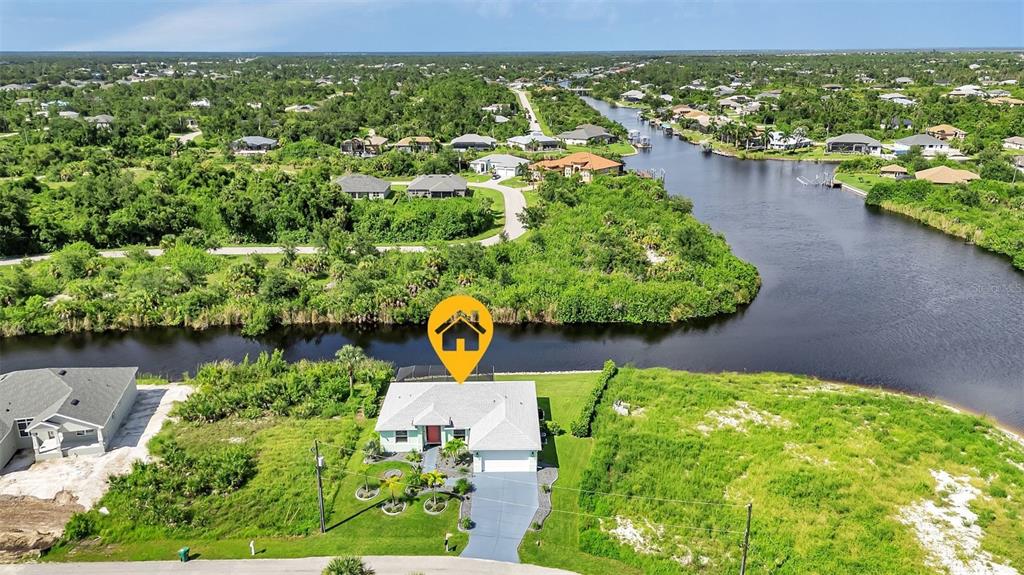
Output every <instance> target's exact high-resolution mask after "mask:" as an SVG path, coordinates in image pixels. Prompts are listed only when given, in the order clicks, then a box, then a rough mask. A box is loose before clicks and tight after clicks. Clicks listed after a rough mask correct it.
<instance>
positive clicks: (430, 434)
mask: <svg viewBox="0 0 1024 575" xmlns="http://www.w3.org/2000/svg"><path fill="white" fill-rule="evenodd" d="M440 443H441V426H440V425H428V426H427V445H440Z"/></svg>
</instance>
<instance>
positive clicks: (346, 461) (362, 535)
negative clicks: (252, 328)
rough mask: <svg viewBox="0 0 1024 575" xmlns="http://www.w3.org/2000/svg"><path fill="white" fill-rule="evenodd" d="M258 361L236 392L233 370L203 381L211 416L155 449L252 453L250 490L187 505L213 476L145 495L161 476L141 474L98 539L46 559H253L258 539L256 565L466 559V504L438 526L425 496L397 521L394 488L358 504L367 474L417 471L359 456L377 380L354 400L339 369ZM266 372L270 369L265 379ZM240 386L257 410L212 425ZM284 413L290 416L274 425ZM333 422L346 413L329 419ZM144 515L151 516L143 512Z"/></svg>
mask: <svg viewBox="0 0 1024 575" xmlns="http://www.w3.org/2000/svg"><path fill="white" fill-rule="evenodd" d="M260 362H262V363H260ZM260 362H258V363H257V364H254V366H250V367H249V368H243V367H236V368H231V370H230V373H234V374H236V376H231V375H228V376H226V379H228V380H231V381H232V383H231V384H230V385H229V386H223V385H221V384H220V383H218V381H217V380H219V378H220V377H221V376H222V375H223V374H225V373H229V372H214V371H213V370H210V371H208V372H207V373H206V374H201V375H200V376H197V380H199V381H205V385H207V386H208V387H207V389H208V390H211V391H212V393H209V394H207V396H206V397H205V398H203V397H197V399H196V400H195V401H192V402H191V404H190V405H191V406H192V407H196V406H199V407H200V408H201V409H200V410H194V409H193V410H179V415H182V417H183V419H184V420H183V421H177V422H173V423H169V424H167V425H166V426H165V427H164V429H163V430H161V432H160V433H159V434H158V435H157V436H156V437H155V438H154V439H153V441H152V442H151V444H150V446H151V448H153V449H154V450H155V452H156V453H158V454H160V455H161V456H163V457H164V458H165V460H167V461H171V460H174V452H175V450H176V449H180V450H182V452H184V453H185V454H186V455H187V456H188V457H195V458H198V457H202V456H204V455H210V454H218V453H222V452H224V451H225V450H231V449H240V450H245V451H246V452H248V453H251V454H253V457H254V460H255V473H254V474H252V476H251V477H250V478H249V479H248V480H247V481H245V482H244V484H243V485H241V487H236V488H234V489H224V490H221V491H220V492H214V493H211V494H199V495H195V496H188V495H186V494H185V493H184V492H188V491H189V490H192V489H194V487H193V484H192V482H193V481H194V480H195V481H202V477H203V476H204V475H205V474H204V473H194V474H193V475H190V476H188V477H185V478H184V483H182V484H180V485H174V484H173V483H171V482H170V481H168V480H166V479H165V480H164V481H163V482H162V483H161V489H159V490H154V491H147V490H146V489H144V488H142V487H139V486H140V485H146V484H147V483H148V481H150V478H151V477H153V476H154V475H156V474H159V473H160V472H158V471H156V470H155V469H152V468H149V469H145V470H143V469H136V470H135V471H134V472H133V473H132V474H131V475H129V476H128V477H127V480H126V481H124V482H122V483H117V482H115V485H114V487H113V488H112V489H111V491H110V493H108V494H107V495H106V496H105V497H104V499H103V500H102V501H101V502H100V504H99V505H100V506H106V507H107V508H108V509H109V510H110V514H109V515H106V516H102V515H99V514H98V513H96V512H95V511H93V512H91V513H89V514H88V515H87V517H88V518H89V520H90V521H91V522H92V529H91V530H90V531H91V532H89V533H88V535H87V536H85V537H82V538H78V537H74V538H72V539H74V541H72V542H70V543H66V544H64V545H62V546H59V547H57V548H56V549H54V550H53V551H52V552H51V553H50V554H48V555H47V556H46V557H45V559H46V560H48V561H101V560H102V561H111V560H115V561H120V560H131V561H140V560H159V559H163V560H171V559H174V557H175V553H176V552H177V550H178V549H180V548H181V547H183V546H188V547H190V548H191V550H192V553H193V554H198V556H199V557H201V558H203V559H235V558H247V557H249V547H248V545H249V541H250V540H255V541H256V547H257V550H258V551H259V553H258V554H257V558H271V557H306V556H325V555H349V554H351V555H389V554H401V555H442V554H444V548H443V545H444V536H445V534H446V533H452V534H453V535H454V537H453V538H452V542H453V544H454V546H455V549H454V551H453V552H452V554H458V553H459V552H461V551H462V549H463V548H464V547H465V544H466V541H467V536H466V535H465V534H464V533H462V532H459V531H458V529H457V525H456V524H457V521H458V513H459V512H458V508H459V505H458V501H457V500H452V501H450V502H449V504H448V506H447V508H446V509H445V510H444V511H443V512H442V513H441V514H440V515H437V516H434V515H428V514H427V513H426V512H424V510H423V502H424V501H425V500H426V498H427V496H426V495H423V494H421V495H420V496H419V497H418V498H417V499H416V500H415V501H412V502H411V503H410V505H409V507H408V508H406V510H405V511H404V512H402V513H400V514H399V515H397V516H388V515H385V514H384V513H383V512H382V511H381V509H380V507H379V506H380V504H381V503H383V502H384V501H385V500H387V498H388V494H387V493H385V490H383V489H382V490H381V492H380V493H379V494H378V495H377V497H376V498H374V499H372V500H370V501H360V500H358V499H356V498H355V492H356V489H357V488H358V487H359V486H360V485H361V484H362V482H363V479H362V474H364V473H365V474H368V475H369V476H370V480H369V481H370V484H371V485H372V484H373V483H374V482H375V478H377V477H380V476H381V475H382V474H383V472H384V471H386V470H388V469H399V470H401V471H402V472H403V473H404V474H405V477H408V476H409V474H410V473H412V472H413V467H412V466H411V465H410V464H407V463H405V462H378V463H374V464H370V465H365V464H364V463H363V454H362V453H360V452H356V453H353V450H354V449H356V448H359V447H361V446H362V445H364V444H365V442H366V441H367V440H368V439H370V438H371V437H374V436H375V434H374V432H373V426H374V423H375V420H374V419H372V418H370V419H363V418H361V417H359V416H357V415H355V413H356V406H358V405H363V404H365V402H366V401H367V398H372V397H374V395H375V393H376V392H375V391H374V389H375V388H377V386H379V382H377V383H375V384H373V385H370V384H368V383H359V384H357V385H356V388H355V390H356V393H355V394H354V395H353V396H352V397H351V398H350V399H349V398H346V396H347V385H348V384H347V381H345V377H344V370H343V369H342V368H341V367H340V366H339V365H338V364H337V363H304V364H303V363H300V364H292V365H290V366H284V367H282V364H281V360H280V358H279V357H275V358H273V359H270V360H265V359H262V358H261V360H260ZM262 365H269V366H271V367H270V368H269V369H266V370H263V368H262V367H260V366H262ZM303 366H305V367H303ZM246 369H249V370H250V371H251V373H250V374H249V376H246V375H237V374H242V373H244V372H245V370H246ZM366 369H368V368H362V367H361V368H358V370H357V371H358V373H360V374H363V373H364V372H365V370H366ZM297 373H298V374H302V373H305V374H307V375H306V376H305V377H306V380H307V381H309V382H310V385H309V387H308V388H307V390H306V391H304V392H301V393H303V394H305V393H311V394H313V395H312V396H308V395H306V396H303V399H302V403H300V404H295V405H291V406H285V405H283V404H282V403H281V402H282V401H285V400H284V399H282V397H281V395H284V396H289V395H292V394H295V393H296V392H295V389H296V388H297V387H301V386H300V385H299V384H297V383H296V379H295V374H297ZM250 376H252V377H250ZM360 377H361V378H364V379H365V376H363V375H360ZM377 379H379V377H378V378H377ZM237 380H244V381H246V382H247V383H244V384H243V387H242V388H241V390H240V392H241V393H243V394H244V395H245V396H246V397H253V398H254V399H252V403H251V404H249V405H247V406H246V405H242V406H240V407H239V409H238V413H233V414H231V415H228V416H227V417H224V418H222V419H217V420H216V421H212V422H204V420H207V419H210V418H214V419H216V418H217V417H219V416H218V415H216V412H215V411H214V412H210V411H206V409H208V408H210V406H212V407H213V409H215V410H216V409H220V407H219V406H220V405H221V403H220V401H221V400H223V398H225V397H226V395H225V394H230V393H233V392H232V391H231V386H234V385H236V381H237ZM283 381H288V382H289V383H288V384H287V385H286V387H287V389H289V392H288V393H284V394H279V392H276V391H270V390H272V389H273V388H275V387H276V386H280V385H283V384H282V382H283ZM200 389H201V390H202V387H201V388H200ZM197 393H200V392H197ZM201 395H202V394H201ZM270 397H277V401H275V402H274V404H273V406H272V407H266V406H264V407H258V406H257V405H264V404H263V401H264V399H269V398H270ZM234 403H243V404H244V403H245V402H244V401H240V402H234ZM234 403H233V404H234ZM183 405H184V404H183ZM274 411H281V412H282V413H284V414H285V415H271V413H272V412H274ZM330 413H337V415H335V416H333V417H326V415H328V414H330ZM197 418H198V419H197ZM314 440H319V441H320V453H321V455H322V456H324V458H325V462H326V467H325V469H324V471H323V483H324V506H325V510H326V525H327V532H326V533H324V534H321V533H319V518H318V511H317V490H316V475H315V471H314V466H313V454H312V453H311V448H312V447H313V442H314ZM171 468H172V469H173V468H174V466H173V465H172V466H171ZM197 469H202V468H197ZM215 476H216V475H215ZM151 500H152V501H151ZM136 509H145V510H146V511H145V512H142V513H140V514H136V512H135V510H136ZM183 510H187V511H183ZM73 522H74V520H73ZM79 539H80V540H79Z"/></svg>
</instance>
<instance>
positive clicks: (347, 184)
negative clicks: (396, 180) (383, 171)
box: [332, 174, 391, 200]
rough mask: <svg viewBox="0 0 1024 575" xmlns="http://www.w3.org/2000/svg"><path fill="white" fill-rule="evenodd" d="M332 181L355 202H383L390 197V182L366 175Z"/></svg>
mask: <svg viewBox="0 0 1024 575" xmlns="http://www.w3.org/2000/svg"><path fill="white" fill-rule="evenodd" d="M332 181H333V182H334V183H335V184H336V185H337V186H338V187H340V188H341V191H343V192H345V193H346V194H348V195H349V196H351V197H352V199H356V200H361V199H369V200H383V199H385V198H387V197H388V196H390V195H391V182H389V181H387V180H382V179H380V178H375V177H373V176H367V175H366V174H348V175H345V176H339V177H337V178H334V180H332Z"/></svg>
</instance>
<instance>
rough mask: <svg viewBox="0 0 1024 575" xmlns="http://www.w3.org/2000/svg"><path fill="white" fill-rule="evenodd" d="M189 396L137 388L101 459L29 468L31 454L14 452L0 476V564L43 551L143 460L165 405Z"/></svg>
mask: <svg viewBox="0 0 1024 575" xmlns="http://www.w3.org/2000/svg"><path fill="white" fill-rule="evenodd" d="M191 391H192V388H191V387H188V386H184V385H169V386H145V387H140V388H139V394H138V397H137V398H136V400H135V406H134V407H133V408H132V413H131V415H129V416H128V420H127V421H126V422H125V424H124V425H123V426H122V427H121V430H120V431H119V432H118V435H117V436H116V437H115V438H114V440H113V442H112V443H111V447H110V451H108V452H107V453H104V454H103V455H93V456H81V457H69V458H66V459H55V460H49V461H41V462H39V463H33V462H32V454H31V453H28V452H25V451H22V452H19V453H18V454H17V455H16V456H15V457H14V459H12V460H11V462H10V464H8V465H7V467H5V468H4V469H3V471H2V472H0V517H3V518H4V520H3V522H2V523H0V562H2V561H4V560H11V559H17V558H18V557H20V556H24V555H25V554H31V553H34V552H37V551H38V550H39V549H45V548H47V547H49V546H50V545H51V544H52V543H53V541H54V540H56V539H57V538H58V537H60V534H61V532H62V531H63V529H64V524H65V523H66V522H67V520H68V518H69V517H71V515H72V514H73V513H75V512H76V511H82V510H84V509H89V508H91V507H92V506H93V505H95V504H96V502H97V501H99V499H100V498H101V497H102V496H103V494H104V493H105V492H106V491H107V486H108V482H107V479H108V478H109V477H110V476H111V475H119V474H122V473H126V472H127V471H128V470H129V469H130V468H131V465H132V462H133V461H136V460H140V459H141V460H147V459H148V458H149V451H148V450H147V449H146V443H148V442H149V439H150V438H151V437H152V436H153V435H154V434H156V432H157V431H159V430H160V427H161V426H162V425H163V423H164V420H165V419H167V412H168V411H169V410H170V409H171V406H172V405H173V404H174V403H176V402H178V401H181V400H183V399H185V398H186V397H188V394H189V393H191Z"/></svg>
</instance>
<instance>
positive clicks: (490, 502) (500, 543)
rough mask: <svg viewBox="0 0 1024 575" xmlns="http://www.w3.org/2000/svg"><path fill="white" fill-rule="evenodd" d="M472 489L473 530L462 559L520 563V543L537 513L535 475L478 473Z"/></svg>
mask: <svg viewBox="0 0 1024 575" xmlns="http://www.w3.org/2000/svg"><path fill="white" fill-rule="evenodd" d="M473 486H474V487H475V490H474V491H473V495H472V497H473V506H472V508H471V509H470V517H471V518H472V520H473V523H475V526H474V527H473V529H472V530H471V531H470V532H469V544H468V545H466V549H465V550H464V551H463V552H462V557H475V558H477V559H491V560H493V561H505V562H507V563H519V543H520V542H521V541H522V540H523V535H525V534H526V530H527V529H529V527H530V523H532V522H533V515H534V513H536V512H537V503H538V501H537V500H538V495H537V473H536V472H532V473H522V472H518V473H512V472H509V473H478V474H477V475H476V476H474V477H473Z"/></svg>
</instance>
